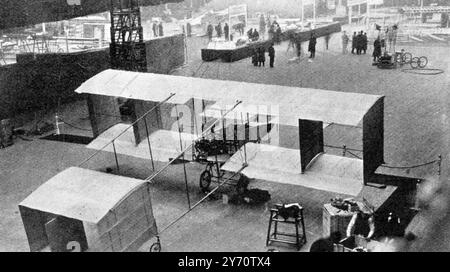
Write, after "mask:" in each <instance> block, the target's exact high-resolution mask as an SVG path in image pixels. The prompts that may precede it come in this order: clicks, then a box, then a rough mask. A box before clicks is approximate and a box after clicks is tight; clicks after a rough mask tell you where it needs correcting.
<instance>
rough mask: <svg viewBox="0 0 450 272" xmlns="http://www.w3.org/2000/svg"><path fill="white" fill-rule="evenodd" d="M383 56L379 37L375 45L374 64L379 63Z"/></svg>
mask: <svg viewBox="0 0 450 272" xmlns="http://www.w3.org/2000/svg"><path fill="white" fill-rule="evenodd" d="M380 56H381V40H380V36H378V37H377V39H376V40H375V41H374V43H373V54H372V57H373V62H378V59H379V58H380Z"/></svg>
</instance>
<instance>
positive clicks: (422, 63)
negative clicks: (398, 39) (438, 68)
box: [418, 57, 428, 69]
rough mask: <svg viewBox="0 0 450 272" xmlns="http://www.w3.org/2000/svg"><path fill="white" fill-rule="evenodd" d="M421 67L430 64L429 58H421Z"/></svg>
mask: <svg viewBox="0 0 450 272" xmlns="http://www.w3.org/2000/svg"><path fill="white" fill-rule="evenodd" d="M418 64H419V68H422V69H423V68H425V67H426V66H427V64H428V59H427V57H420V58H419V63H418Z"/></svg>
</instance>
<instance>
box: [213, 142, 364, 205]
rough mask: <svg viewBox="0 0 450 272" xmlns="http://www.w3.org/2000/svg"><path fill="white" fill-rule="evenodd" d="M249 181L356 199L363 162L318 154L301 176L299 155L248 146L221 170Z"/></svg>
mask: <svg viewBox="0 0 450 272" xmlns="http://www.w3.org/2000/svg"><path fill="white" fill-rule="evenodd" d="M244 162H246V163H247V165H248V166H247V167H246V168H244V170H243V171H242V174H244V175H246V176H247V177H249V178H252V179H259V180H266V181H271V182H277V183H284V184H290V185H298V186H303V187H307V188H312V189H317V190H323V191H328V192H334V193H338V194H342V195H348V196H357V195H358V194H359V193H360V192H361V190H362V188H363V162H362V160H359V159H353V158H346V157H340V156H335V155H329V154H323V153H322V154H319V155H318V156H317V157H316V158H315V159H313V160H312V162H311V163H310V164H309V166H308V168H307V169H306V171H305V172H304V173H302V172H301V167H300V156H299V151H298V150H294V149H289V148H282V147H277V146H272V145H264V144H254V143H247V144H246V145H245V148H244V147H242V148H241V149H240V151H238V152H237V153H236V154H234V155H233V156H232V157H231V159H230V160H229V161H228V162H227V163H225V164H224V165H223V166H222V168H221V169H222V170H225V171H230V172H236V171H238V170H239V169H240V168H241V167H242V165H243V164H244Z"/></svg>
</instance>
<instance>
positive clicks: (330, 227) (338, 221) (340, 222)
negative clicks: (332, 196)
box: [322, 204, 354, 237]
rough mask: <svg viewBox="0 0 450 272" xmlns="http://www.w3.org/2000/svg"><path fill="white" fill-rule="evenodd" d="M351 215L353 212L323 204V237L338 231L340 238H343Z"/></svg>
mask: <svg viewBox="0 0 450 272" xmlns="http://www.w3.org/2000/svg"><path fill="white" fill-rule="evenodd" d="M353 214H354V213H353V212H347V211H344V210H340V209H337V208H335V207H333V206H332V205H331V204H325V205H324V206H323V216H322V226H323V236H324V237H329V236H330V234H331V233H333V232H336V231H339V233H340V234H341V236H342V237H345V236H346V231H347V226H348V224H349V223H350V220H351V219H352V216H353Z"/></svg>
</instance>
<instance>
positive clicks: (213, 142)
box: [76, 70, 384, 196]
mask: <svg viewBox="0 0 450 272" xmlns="http://www.w3.org/2000/svg"><path fill="white" fill-rule="evenodd" d="M76 92H77V93H80V94H85V95H86V96H87V101H88V108H89V114H90V120H91V125H92V129H93V134H94V137H95V139H94V140H93V141H92V142H91V143H90V144H89V145H88V146H87V147H88V148H90V149H94V150H98V151H100V150H103V151H106V152H113V153H114V154H115V155H116V156H117V154H122V155H127V156H131V157H137V158H142V159H150V160H151V161H152V164H153V162H154V161H160V162H167V161H168V162H169V164H171V163H174V162H176V161H177V160H178V161H179V160H182V161H189V162H198V163H205V164H206V167H205V171H204V172H203V173H202V174H201V176H200V177H199V179H200V187H201V188H202V190H207V189H208V187H209V186H210V184H211V181H212V180H213V179H216V180H220V179H222V178H223V177H224V175H226V173H234V174H236V173H239V174H242V175H245V176H247V177H248V178H250V179H261V180H266V181H269V182H276V183H284V184H291V185H298V186H304V187H308V188H313V189H318V190H324V191H329V192H334V193H338V194H344V195H350V196H357V195H358V194H359V193H360V192H361V190H362V189H363V187H364V185H365V184H367V183H368V182H369V180H370V177H371V175H372V174H373V173H374V172H375V170H376V169H377V168H378V167H379V166H380V165H381V164H382V163H383V161H384V159H383V151H384V150H383V145H384V144H383V137H384V135H383V134H384V128H383V126H384V121H383V111H384V97H383V96H378V95H368V94H360V93H345V92H335V91H327V90H318V89H309V88H297V87H285V86H276V85H262V84H254V83H244V82H233V81H221V80H210V79H202V78H192V77H183V76H172V75H163V74H153V73H139V72H128V71H120V70H105V71H103V72H101V73H99V74H97V75H96V76H94V77H92V78H91V79H89V80H88V81H86V82H85V83H83V84H82V85H81V86H80V87H79V88H78V89H77V90H76ZM123 100H127V101H131V102H132V103H131V105H132V108H133V109H132V118H131V120H132V122H131V124H130V122H129V123H128V124H126V123H124V122H123V121H122V120H123V118H120V104H119V102H118V101H123ZM331 125H341V126H344V127H353V128H356V129H359V130H361V131H362V133H361V134H362V139H361V145H362V150H361V152H362V156H361V158H356V157H355V158H353V157H352V158H350V157H345V156H339V155H334V154H330V153H326V152H325V144H324V136H323V135H324V130H326V129H327V128H328V127H329V126H331ZM131 127H132V129H128V130H127V128H131ZM153 168H154V167H153ZM155 174H158V172H156V173H155ZM151 178H152V177H150V179H151Z"/></svg>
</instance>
